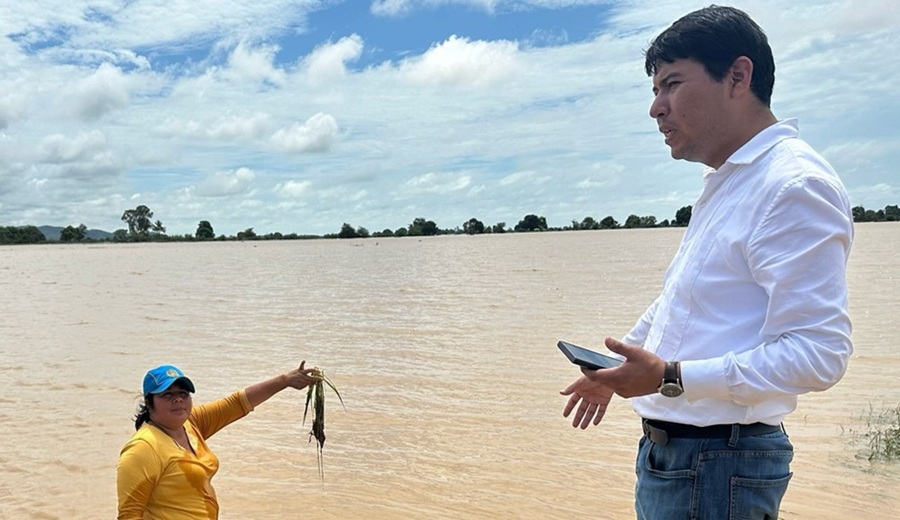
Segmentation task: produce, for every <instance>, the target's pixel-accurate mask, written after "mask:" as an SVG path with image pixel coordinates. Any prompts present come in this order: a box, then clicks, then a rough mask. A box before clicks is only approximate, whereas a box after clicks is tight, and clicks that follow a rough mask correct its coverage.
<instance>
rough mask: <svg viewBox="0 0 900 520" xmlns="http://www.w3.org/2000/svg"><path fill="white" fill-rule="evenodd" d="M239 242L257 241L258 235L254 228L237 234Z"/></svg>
mask: <svg viewBox="0 0 900 520" xmlns="http://www.w3.org/2000/svg"><path fill="white" fill-rule="evenodd" d="M237 239H238V240H254V239H256V233H254V232H253V228H252V227H251V228H247V229H245V230H243V231H238V234H237Z"/></svg>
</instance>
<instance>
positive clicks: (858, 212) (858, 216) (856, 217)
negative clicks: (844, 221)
mask: <svg viewBox="0 0 900 520" xmlns="http://www.w3.org/2000/svg"><path fill="white" fill-rule="evenodd" d="M851 211H852V213H853V222H865V218H866V208H864V207H862V206H856V207H854V208H853V209H852V210H851Z"/></svg>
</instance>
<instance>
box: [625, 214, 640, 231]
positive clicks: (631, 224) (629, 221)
mask: <svg viewBox="0 0 900 520" xmlns="http://www.w3.org/2000/svg"><path fill="white" fill-rule="evenodd" d="M638 227H641V217H639V216H637V215H628V218H626V219H625V228H627V229H632V228H638Z"/></svg>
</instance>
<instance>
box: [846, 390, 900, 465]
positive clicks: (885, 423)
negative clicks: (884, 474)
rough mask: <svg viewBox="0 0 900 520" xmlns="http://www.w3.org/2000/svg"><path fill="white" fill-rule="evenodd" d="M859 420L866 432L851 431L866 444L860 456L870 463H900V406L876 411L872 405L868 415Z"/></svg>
mask: <svg viewBox="0 0 900 520" xmlns="http://www.w3.org/2000/svg"><path fill="white" fill-rule="evenodd" d="M859 419H860V422H862V423H864V424H865V431H862V432H860V431H854V430H850V433H851V434H853V435H854V436H855V438H856V439H858V440H859V441H860V442H861V443H863V444H865V446H864V447H863V448H862V449H861V450H860V451H859V455H858V456H859V457H860V458H864V459H866V460H868V461H870V462H875V461H882V462H894V461H900V405H897V406H893V407H891V406H888V407H885V408H883V409H881V410H876V409H875V408H874V407H873V406H872V405H871V404H870V405H869V411H868V413H867V414H866V415H865V416H861V417H860V418H859Z"/></svg>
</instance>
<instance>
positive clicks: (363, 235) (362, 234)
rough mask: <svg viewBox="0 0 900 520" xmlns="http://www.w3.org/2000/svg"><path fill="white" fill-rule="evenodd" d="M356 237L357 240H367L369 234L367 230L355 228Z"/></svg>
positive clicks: (360, 227)
mask: <svg viewBox="0 0 900 520" xmlns="http://www.w3.org/2000/svg"><path fill="white" fill-rule="evenodd" d="M356 236H358V237H359V238H369V236H370V233H369V230H368V229H366V228H364V227H362V226H359V227H358V228H356Z"/></svg>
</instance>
